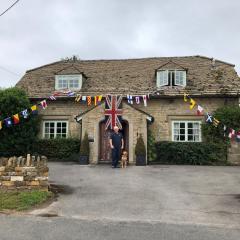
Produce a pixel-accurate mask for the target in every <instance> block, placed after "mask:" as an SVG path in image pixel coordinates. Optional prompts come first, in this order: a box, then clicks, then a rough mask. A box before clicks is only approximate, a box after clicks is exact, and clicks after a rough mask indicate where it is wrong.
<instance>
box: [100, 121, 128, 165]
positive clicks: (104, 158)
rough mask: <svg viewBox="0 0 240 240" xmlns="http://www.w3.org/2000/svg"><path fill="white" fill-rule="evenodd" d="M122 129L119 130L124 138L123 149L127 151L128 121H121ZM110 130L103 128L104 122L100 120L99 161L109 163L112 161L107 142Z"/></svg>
mask: <svg viewBox="0 0 240 240" xmlns="http://www.w3.org/2000/svg"><path fill="white" fill-rule="evenodd" d="M122 127H123V128H122V130H120V132H121V133H122V134H123V139H124V149H126V150H127V151H128V146H129V141H128V139H129V128H128V122H127V121H123V122H122ZM111 133H112V130H105V122H104V121H103V122H100V125H99V134H100V136H99V139H100V142H99V146H100V147H99V163H111V162H112V151H111V147H110V143H109V139H110V136H111Z"/></svg>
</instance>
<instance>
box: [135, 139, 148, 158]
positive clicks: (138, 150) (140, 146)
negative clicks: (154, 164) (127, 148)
mask: <svg viewBox="0 0 240 240" xmlns="http://www.w3.org/2000/svg"><path fill="white" fill-rule="evenodd" d="M135 154H136V156H146V147H145V144H144V141H143V138H142V135H140V137H139V138H138V139H137V143H136V147H135Z"/></svg>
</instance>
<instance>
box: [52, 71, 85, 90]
mask: <svg viewBox="0 0 240 240" xmlns="http://www.w3.org/2000/svg"><path fill="white" fill-rule="evenodd" d="M81 88H82V75H81V74H76V75H56V76H55V89H56V90H60V89H81Z"/></svg>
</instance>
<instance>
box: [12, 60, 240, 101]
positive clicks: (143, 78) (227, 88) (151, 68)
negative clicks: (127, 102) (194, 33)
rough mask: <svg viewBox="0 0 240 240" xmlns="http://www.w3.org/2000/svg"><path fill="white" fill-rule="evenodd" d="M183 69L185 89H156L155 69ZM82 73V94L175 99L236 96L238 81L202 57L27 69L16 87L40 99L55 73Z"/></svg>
mask: <svg viewBox="0 0 240 240" xmlns="http://www.w3.org/2000/svg"><path fill="white" fill-rule="evenodd" d="M176 68H177V69H185V70H186V71H187V86H186V87H185V88H182V87H174V88H171V87H163V88H160V89H157V87H156V70H157V69H176ZM79 73H82V74H83V75H84V76H85V77H86V80H85V81H84V83H83V87H82V89H81V92H80V93H82V94H85V95H98V94H133V95H137V94H147V93H154V94H156V93H157V94H158V96H160V97H161V96H177V95H182V94H183V92H185V91H187V92H188V93H189V94H191V95H210V96H211V95H230V96H235V95H238V94H239V93H240V79H239V77H238V75H237V73H236V71H235V69H234V65H233V64H230V63H227V62H223V61H220V60H213V59H212V58H208V57H204V56H186V57H158V58H139V59H119V60H68V61H65V60H63V61H58V62H54V63H51V64H47V65H44V66H41V67H38V68H35V69H31V70H28V71H27V72H26V73H25V75H24V76H23V77H22V79H21V80H20V81H19V82H18V83H17V84H16V86H17V87H20V88H23V89H25V90H26V91H27V93H28V95H29V97H30V98H44V97H47V96H49V95H50V94H51V93H53V92H54V90H55V89H54V86H55V75H56V74H79Z"/></svg>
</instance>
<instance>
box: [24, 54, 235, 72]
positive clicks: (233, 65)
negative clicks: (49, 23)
mask: <svg viewBox="0 0 240 240" xmlns="http://www.w3.org/2000/svg"><path fill="white" fill-rule="evenodd" d="M194 57H198V58H203V59H209V60H213V59H215V61H218V62H221V63H224V64H227V65H230V66H232V67H235V64H232V63H229V62H225V61H222V60H219V59H216V58H210V57H207V56H203V55H190V56H165V57H142V58H118V59H80V60H76V61H75V62H73V61H67V60H59V61H55V62H52V63H48V64H44V65H42V66H39V67H36V68H32V69H29V70H27V71H26V73H29V72H32V71H35V70H38V69H41V68H44V67H48V66H52V65H55V64H59V63H66V64H68V63H70V64H73V65H74V63H78V62H100V61H131V60H135V61H136V60H139V61H141V60H147V59H174V58H179V59H181V58H194Z"/></svg>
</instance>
